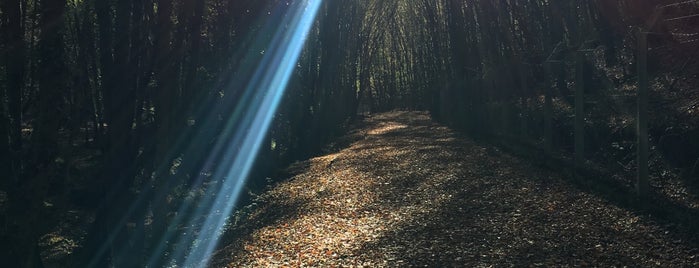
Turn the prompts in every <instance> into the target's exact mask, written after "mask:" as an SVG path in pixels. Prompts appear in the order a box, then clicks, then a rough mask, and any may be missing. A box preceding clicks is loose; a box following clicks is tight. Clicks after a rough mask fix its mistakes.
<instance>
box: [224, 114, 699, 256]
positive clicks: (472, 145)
mask: <svg viewBox="0 0 699 268" xmlns="http://www.w3.org/2000/svg"><path fill="white" fill-rule="evenodd" d="M347 137H348V138H350V139H352V140H353V141H354V142H353V143H351V144H350V145H348V146H347V147H346V148H343V149H340V150H339V151H338V152H336V153H332V154H328V155H324V156H321V157H316V158H313V159H310V160H308V161H305V162H302V163H298V164H296V165H294V166H292V168H291V170H292V172H294V173H295V175H294V176H293V177H292V178H291V179H289V180H287V181H284V182H281V183H279V184H277V185H275V186H273V187H272V188H271V189H270V190H269V191H267V192H266V193H264V194H263V195H261V196H260V197H259V198H258V200H256V202H255V203H254V205H252V206H249V207H248V212H247V214H246V218H247V220H246V221H245V222H244V223H242V224H240V225H238V226H236V227H235V228H233V229H232V230H231V231H230V232H229V234H231V235H229V237H228V238H227V239H226V240H227V241H228V244H227V246H226V247H225V248H223V249H222V250H220V251H219V252H218V253H217V254H216V256H215V257H214V260H213V266H214V267H222V266H230V267H241V266H242V267H245V266H248V267H268V266H293V267H296V266H322V267H332V266H367V267H376V266H390V267H395V266H430V267H442V266H466V267H486V266H492V265H496V266H510V265H517V266H539V265H545V266H568V265H573V266H588V265H594V266H632V267H637V266H644V267H647V266H660V267H679V266H684V267H688V266H694V267H696V266H697V265H699V255H698V254H699V251H698V250H697V246H696V244H693V243H692V242H689V241H685V240H684V238H683V237H684V236H683V235H682V234H678V233H676V232H675V231H673V230H674V228H672V226H668V225H662V224H659V223H657V222H654V221H653V220H652V219H651V218H648V217H644V216H642V215H636V214H635V213H634V212H631V211H628V210H626V209H624V208H620V207H617V206H615V205H613V204H611V203H610V202H608V201H605V200H604V199H603V198H600V197H597V196H595V195H594V194H591V193H587V192H584V191H581V190H579V189H577V188H576V187H575V186H573V185H571V184H570V183H569V182H568V181H566V180H565V179H564V178H562V177H561V175H557V174H555V173H553V172H550V171H547V170H544V169H541V168H537V167H534V166H533V165H531V164H530V163H527V162H526V161H524V160H521V159H517V158H516V157H513V156H510V155H508V154H506V153H503V152H500V151H499V150H498V149H495V148H492V147H489V146H484V145H481V144H478V143H476V142H474V141H471V140H469V139H467V138H464V137H462V136H459V135H457V134H456V133H455V132H454V131H452V130H450V129H449V128H447V127H444V126H441V125H439V124H436V123H433V122H432V121H431V120H430V118H429V115H428V114H427V113H423V112H390V113H384V114H377V115H373V116H371V117H368V118H366V119H365V120H364V124H363V126H362V127H360V128H358V129H356V130H354V131H353V132H351V133H350V134H349V136H347Z"/></svg>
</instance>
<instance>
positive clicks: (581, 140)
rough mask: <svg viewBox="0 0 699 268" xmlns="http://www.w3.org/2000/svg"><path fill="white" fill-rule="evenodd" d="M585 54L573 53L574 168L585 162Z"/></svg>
mask: <svg viewBox="0 0 699 268" xmlns="http://www.w3.org/2000/svg"><path fill="white" fill-rule="evenodd" d="M584 68H585V54H584V52H583V51H578V52H576V53H575V166H576V167H578V168H580V167H582V166H583V164H584V161H585V70H584Z"/></svg>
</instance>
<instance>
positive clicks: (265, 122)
mask: <svg viewBox="0 0 699 268" xmlns="http://www.w3.org/2000/svg"><path fill="white" fill-rule="evenodd" d="M321 2H322V1H321V0H306V1H295V2H294V3H291V6H290V7H289V9H290V13H289V14H288V15H287V16H288V17H287V19H285V20H284V22H285V23H282V25H280V27H281V28H280V29H279V30H278V32H277V34H276V35H275V37H274V39H273V40H272V42H271V44H270V46H269V48H268V50H267V52H266V53H265V55H264V57H263V60H262V62H261V64H260V65H259V66H257V69H256V72H255V75H254V76H253V78H252V79H251V80H250V81H249V84H248V86H247V87H246V89H245V91H246V92H245V95H247V96H249V97H250V99H249V101H250V103H242V104H241V105H243V107H244V108H243V109H242V110H238V111H236V114H238V115H239V116H242V122H241V123H240V124H236V131H235V132H234V133H235V134H234V135H233V138H232V140H231V142H230V143H229V148H228V150H230V152H229V155H228V157H225V158H228V159H229V161H227V162H228V163H226V162H220V163H219V165H228V168H226V169H225V171H224V172H225V173H224V174H218V175H221V176H222V177H224V179H223V182H222V185H221V188H220V189H218V192H217V193H216V195H215V200H214V201H213V203H212V204H210V205H209V204H205V207H204V209H205V208H206V207H208V210H204V211H202V212H206V214H204V215H206V217H207V219H206V221H205V223H204V225H203V226H202V229H201V231H200V232H199V234H198V235H197V236H196V239H192V241H180V243H181V245H180V246H187V245H189V244H194V245H193V246H192V248H191V249H189V250H188V254H187V255H186V258H185V262H184V264H183V267H199V266H207V265H208V263H209V258H210V255H211V254H212V253H213V251H214V249H215V247H216V245H217V243H218V241H219V236H220V235H221V233H222V232H223V227H224V225H225V222H226V219H227V218H228V216H229V214H230V213H231V211H232V209H233V208H234V207H235V203H236V200H237V198H238V196H239V195H240V193H241V191H242V189H243V185H244V184H245V179H246V178H247V176H248V175H249V174H250V171H251V169H252V166H253V163H254V160H255V157H256V155H257V153H258V152H259V150H260V148H261V147H262V146H263V142H264V138H265V135H266V133H267V131H268V130H269V127H270V125H271V123H272V120H273V118H274V114H275V113H276V111H277V108H278V106H279V103H280V101H281V99H282V96H283V95H284V91H285V89H286V86H287V84H288V82H289V79H290V77H291V74H292V72H293V70H294V68H295V67H296V62H297V61H298V58H299V56H300V55H301V51H302V49H303V46H304V43H305V40H306V37H307V36H308V33H309V31H310V30H311V27H312V26H313V23H314V21H315V17H316V15H317V13H318V10H319V9H320V5H321ZM234 117H236V116H234ZM207 205H208V206H207ZM197 214H198V213H195V215H193V216H197ZM188 240H189V239H188ZM177 255H179V254H175V256H173V257H175V258H177V257H178V256H177Z"/></svg>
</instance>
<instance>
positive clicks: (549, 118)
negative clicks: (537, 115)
mask: <svg viewBox="0 0 699 268" xmlns="http://www.w3.org/2000/svg"><path fill="white" fill-rule="evenodd" d="M551 64H552V63H551V62H550V61H547V62H545V63H544V70H545V71H546V74H547V78H548V79H551V80H547V81H553V78H554V76H553V72H552V69H551ZM544 94H545V96H544V149H545V150H546V151H547V152H549V153H550V152H551V151H553V103H552V96H551V95H552V94H553V89H552V83H547V84H546V85H545V86H544Z"/></svg>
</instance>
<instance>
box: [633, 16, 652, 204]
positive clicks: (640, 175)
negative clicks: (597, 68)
mask: <svg viewBox="0 0 699 268" xmlns="http://www.w3.org/2000/svg"><path fill="white" fill-rule="evenodd" d="M647 37H648V33H647V32H644V31H643V30H642V29H639V31H638V51H637V53H638V56H637V57H638V58H637V62H636V65H637V67H638V93H637V94H638V107H637V110H636V113H637V114H636V132H637V138H638V140H637V141H638V146H637V149H638V152H637V164H638V172H637V174H636V175H637V181H636V191H637V194H638V196H639V197H645V196H647V195H648V190H649V182H648V38H647Z"/></svg>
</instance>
